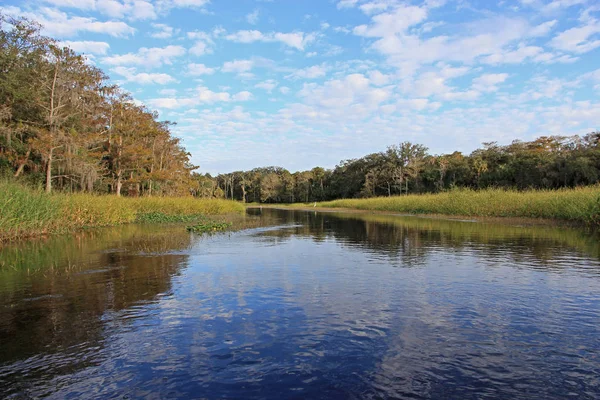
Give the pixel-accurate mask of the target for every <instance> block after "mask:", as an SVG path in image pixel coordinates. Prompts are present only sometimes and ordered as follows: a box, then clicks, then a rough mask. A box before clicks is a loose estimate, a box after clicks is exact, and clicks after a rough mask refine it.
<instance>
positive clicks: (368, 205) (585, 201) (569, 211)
mask: <svg viewBox="0 0 600 400" xmlns="http://www.w3.org/2000/svg"><path fill="white" fill-rule="evenodd" d="M317 206H318V207H326V208H348V209H356V210H373V211H389V212H395V213H407V214H443V215H462V216H477V217H514V218H543V219H556V220H566V221H573V222H580V223H584V224H587V225H594V226H600V186H589V187H580V188H575V189H560V190H532V191H525V192H520V191H516V190H504V189H487V190H471V189H457V190H451V191H448V192H443V193H438V194H421V195H409V196H392V197H377V198H371V199H344V200H333V201H328V202H321V203H317Z"/></svg>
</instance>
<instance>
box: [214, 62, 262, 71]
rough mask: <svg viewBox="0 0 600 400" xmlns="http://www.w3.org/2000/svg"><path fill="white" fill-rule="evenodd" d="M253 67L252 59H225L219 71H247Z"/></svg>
mask: <svg viewBox="0 0 600 400" xmlns="http://www.w3.org/2000/svg"><path fill="white" fill-rule="evenodd" d="M252 67H254V61H252V60H234V61H226V62H225V63H224V64H223V68H221V71H223V72H237V73H240V72H249V71H250V70H251V69H252Z"/></svg>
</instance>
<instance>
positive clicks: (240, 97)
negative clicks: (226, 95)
mask: <svg viewBox="0 0 600 400" xmlns="http://www.w3.org/2000/svg"><path fill="white" fill-rule="evenodd" d="M250 99H252V93H250V92H248V91H243V92H239V93H236V94H234V95H233V97H232V100H233V101H248V100H250Z"/></svg>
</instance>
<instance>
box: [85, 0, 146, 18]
mask: <svg viewBox="0 0 600 400" xmlns="http://www.w3.org/2000/svg"><path fill="white" fill-rule="evenodd" d="M96 10H97V11H98V12H100V13H102V14H104V15H107V16H109V17H112V18H125V17H126V18H128V19H131V20H145V19H156V18H157V15H156V11H155V9H154V5H153V4H152V3H150V2H148V1H144V0H133V1H132V0H128V1H125V2H123V3H121V2H120V1H117V0H96Z"/></svg>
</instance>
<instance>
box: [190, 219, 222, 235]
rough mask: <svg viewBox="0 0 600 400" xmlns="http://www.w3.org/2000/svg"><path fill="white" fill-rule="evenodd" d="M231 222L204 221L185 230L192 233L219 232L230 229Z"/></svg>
mask: <svg viewBox="0 0 600 400" xmlns="http://www.w3.org/2000/svg"><path fill="white" fill-rule="evenodd" d="M232 226H233V224H232V223H231V222H219V221H206V222H202V223H200V224H197V225H192V226H188V227H187V230H188V231H189V232H194V233H206V232H220V231H224V230H227V229H229V228H231V227H232Z"/></svg>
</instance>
